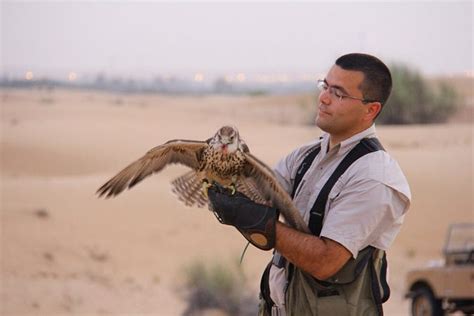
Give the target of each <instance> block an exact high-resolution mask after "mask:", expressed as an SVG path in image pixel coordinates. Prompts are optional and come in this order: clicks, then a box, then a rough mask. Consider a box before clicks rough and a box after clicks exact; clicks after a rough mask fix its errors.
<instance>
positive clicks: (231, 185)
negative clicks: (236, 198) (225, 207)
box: [229, 175, 237, 195]
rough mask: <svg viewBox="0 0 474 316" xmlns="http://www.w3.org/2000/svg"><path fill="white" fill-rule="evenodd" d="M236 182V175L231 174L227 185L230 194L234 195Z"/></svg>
mask: <svg viewBox="0 0 474 316" xmlns="http://www.w3.org/2000/svg"><path fill="white" fill-rule="evenodd" d="M236 182H237V176H236V175H233V176H232V183H231V184H230V185H229V188H230V190H231V195H234V194H235V192H237V188H236V187H237V186H236V184H235V183H236Z"/></svg>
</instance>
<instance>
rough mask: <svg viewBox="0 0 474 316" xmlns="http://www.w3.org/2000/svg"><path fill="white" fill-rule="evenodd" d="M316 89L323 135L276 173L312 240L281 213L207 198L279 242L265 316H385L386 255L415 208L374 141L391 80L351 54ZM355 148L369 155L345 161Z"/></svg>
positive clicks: (371, 60) (218, 196) (268, 278)
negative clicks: (288, 223)
mask: <svg viewBox="0 0 474 316" xmlns="http://www.w3.org/2000/svg"><path fill="white" fill-rule="evenodd" d="M318 86H319V88H320V89H321V93H320V95H319V106H318V112H317V117H316V125H317V126H318V127H319V128H320V129H321V130H323V131H324V132H325V134H323V135H322V136H321V138H320V139H318V140H316V141H314V142H312V143H311V144H309V145H306V146H302V147H300V148H298V149H296V150H295V151H293V152H292V153H291V154H290V155H288V156H287V157H286V158H284V159H283V160H281V161H280V162H279V163H278V164H277V166H276V168H275V174H276V176H277V177H278V179H279V180H280V182H281V184H282V185H283V186H284V187H285V189H286V190H287V192H288V193H292V195H293V201H294V203H295V205H296V206H297V208H298V209H299V210H300V211H301V213H302V215H303V217H304V219H305V220H306V221H308V222H309V226H310V228H311V231H312V232H313V234H314V235H311V234H306V233H302V232H299V231H297V230H295V229H293V228H291V227H289V226H287V225H286V224H285V223H282V222H280V221H278V220H276V219H275V218H276V216H277V215H276V213H277V212H276V210H272V209H271V208H268V207H265V206H262V205H258V204H255V203H253V202H249V201H248V200H246V198H245V197H243V196H241V195H237V196H231V195H229V194H227V193H226V192H223V191H222V190H219V189H214V190H210V192H209V198H210V202H211V207H212V209H213V210H214V211H215V212H216V213H217V215H218V217H219V218H220V220H221V221H222V222H224V223H226V224H230V225H234V226H236V227H237V228H238V229H239V230H240V231H245V230H249V229H251V230H260V231H261V232H262V234H264V235H265V234H266V237H267V238H268V239H269V240H272V239H273V240H274V244H273V245H274V248H275V250H276V252H275V255H274V259H273V262H272V263H271V264H270V265H269V267H267V270H266V273H265V274H264V278H263V280H262V295H263V297H264V298H265V302H264V304H263V308H262V309H261V312H260V313H261V315H380V314H382V313H383V312H382V309H381V304H382V302H383V301H384V300H386V299H387V298H388V293H387V288H386V286H384V283H385V282H384V281H385V279H384V273H385V269H386V265H384V262H385V261H384V260H385V256H384V251H386V250H387V249H388V248H389V246H390V245H391V244H392V242H393V240H394V239H395V237H396V235H397V234H398V232H399V230H400V227H401V224H402V222H403V217H404V214H405V213H406V211H407V209H408V207H409V205H410V198H411V194H410V190H409V187H408V184H407V181H406V179H405V176H404V175H403V173H402V171H401V170H400V168H399V166H398V164H397V163H396V162H395V161H394V160H393V159H392V158H391V157H390V156H389V155H388V154H387V153H386V152H385V151H384V150H383V148H382V147H381V146H380V144H379V143H378V142H377V141H376V140H375V137H376V135H375V127H374V121H375V119H376V118H377V116H378V115H379V113H380V111H381V110H382V107H383V105H384V104H385V102H386V101H387V99H388V97H389V95H390V91H391V86H392V79H391V75H390V71H389V69H388V68H387V67H386V66H385V64H384V63H383V62H382V61H380V60H379V59H377V58H376V57H374V56H370V55H366V54H356V53H355V54H347V55H344V56H341V57H340V58H338V59H337V60H336V62H335V65H333V66H332V67H331V69H330V70H329V72H328V74H327V75H326V78H325V79H324V80H322V81H319V82H318ZM362 143H364V144H365V143H370V144H372V145H370V146H367V145H364V146H365V147H364V146H363V144H362ZM356 147H357V148H358V149H359V148H363V149H364V148H369V150H366V151H365V152H364V153H362V154H355V155H356V156H357V157H355V158H351V159H352V160H351V159H349V158H347V159H345V157H348V156H351V155H352V156H354V153H353V152H355V151H357V150H356V149H355V148H356ZM315 149H317V151H316V152H317V153H316V156H315V157H314V158H312V159H313V160H312V161H308V160H307V159H308V156H310V153H311V152H312V151H315ZM364 150H365V149H364ZM351 152H352V153H351ZM305 159H306V160H305ZM343 160H351V161H349V162H344V163H342V162H343ZM343 164H345V166H344V167H338V166H339V165H343ZM337 168H339V169H341V170H340V171H339V173H342V174H338V171H337V170H336V169H337ZM305 169H306V170H305ZM302 173H303V174H302ZM333 174H336V175H333ZM298 177H300V178H299V179H298ZM301 177H302V178H301ZM331 177H332V178H333V179H332V180H331ZM295 182H297V183H295ZM329 182H332V183H331V184H328V183H329ZM325 186H326V187H327V188H326V189H324V187H325ZM325 191H329V193H328V192H325ZM324 195H325V196H324ZM243 201H245V202H243ZM321 201H323V202H321ZM318 203H319V204H321V203H322V211H320V212H319V213H318V212H317V211H314V210H315V209H317V208H318V206H317V204H318ZM319 207H320V208H321V205H320V206H319ZM310 213H314V214H310ZM229 214H232V216H229ZM315 214H316V215H315ZM318 216H320V217H321V219H318V218H317V217H318ZM318 221H319V222H318ZM242 223H245V224H242ZM273 225H274V226H273ZM268 227H272V229H268ZM273 227H274V229H273ZM368 253H369V254H368ZM367 258H368V259H367ZM382 259H383V260H382ZM354 267H357V268H354ZM347 277H348V279H347ZM342 279H344V280H347V281H344V282H343V281H341V280H342ZM384 290H385V292H384ZM379 291H380V292H379ZM268 292H269V293H268Z"/></svg>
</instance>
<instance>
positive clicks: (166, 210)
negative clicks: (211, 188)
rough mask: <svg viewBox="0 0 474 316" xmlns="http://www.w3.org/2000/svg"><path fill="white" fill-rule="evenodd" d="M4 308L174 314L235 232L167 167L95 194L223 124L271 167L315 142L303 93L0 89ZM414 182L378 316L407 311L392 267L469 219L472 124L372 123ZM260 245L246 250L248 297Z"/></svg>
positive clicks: (234, 248)
mask: <svg viewBox="0 0 474 316" xmlns="http://www.w3.org/2000/svg"><path fill="white" fill-rule="evenodd" d="M1 100H2V104H1V178H0V179H1V223H2V226H1V231H2V235H1V236H2V239H1V243H2V244H1V250H2V251H1V266H2V270H1V280H2V282H1V283H2V287H1V305H2V306H1V312H2V315H71V314H75V315H103V314H108V315H134V314H135V315H137V314H141V315H143V314H150V315H180V313H181V312H182V311H183V309H184V308H185V302H184V301H183V300H182V298H181V297H180V295H179V291H178V290H177V289H178V288H179V285H180V284H181V283H182V278H181V272H182V271H183V270H182V269H183V268H184V267H185V266H186V264H189V263H191V262H193V261H195V260H198V259H200V260H206V261H208V262H216V261H224V262H231V261H232V260H234V258H235V257H237V256H239V255H240V252H241V250H242V248H243V247H244V245H245V242H244V240H243V239H242V238H241V236H240V235H239V234H238V232H236V231H235V230H234V229H232V228H230V227H226V226H223V225H220V224H218V223H217V221H216V220H215V218H214V216H213V215H212V214H211V213H210V212H208V211H207V210H205V209H194V208H186V207H185V206H184V205H182V204H181V203H180V202H179V201H177V199H176V198H175V196H174V195H173V194H172V193H171V187H170V184H169V182H170V181H171V180H172V179H173V178H174V177H176V176H178V175H180V174H181V173H184V172H185V171H186V169H185V168H184V167H179V166H173V167H169V168H167V169H166V170H164V171H163V172H162V173H160V174H158V175H156V176H153V177H151V178H149V179H146V180H145V181H144V182H143V183H141V184H140V185H138V186H137V187H136V188H134V189H133V190H130V191H127V192H124V193H123V194H121V195H120V196H119V197H117V198H116V199H110V200H103V199H97V197H96V196H95V195H94V192H95V190H96V189H97V188H98V187H99V186H100V185H101V184H102V183H103V182H104V181H106V180H107V179H108V178H109V177H110V176H112V175H113V174H115V172H117V171H118V170H120V169H121V168H123V167H124V166H125V165H127V164H128V163H129V162H131V161H132V160H134V159H136V158H138V157H139V156H141V155H142V154H144V153H145V152H146V151H147V150H148V149H150V148H151V147H154V146H156V145H158V144H161V143H163V142H165V141H167V140H169V139H173V138H188V139H189V138H193V139H206V138H208V137H209V136H211V135H212V134H213V133H214V132H215V130H217V128H218V127H220V126H221V125H223V124H235V125H236V126H238V127H239V129H240V133H241V135H242V137H243V138H245V139H246V142H247V143H248V144H249V146H250V148H251V150H252V151H253V153H254V154H255V155H257V156H258V157H260V158H261V159H262V160H263V161H265V162H266V163H268V164H269V165H272V164H274V163H276V162H277V161H278V159H279V158H281V157H282V156H283V155H285V154H286V153H288V152H289V151H290V150H292V149H293V148H294V147H296V146H298V145H300V144H303V143H305V142H308V141H309V140H311V139H312V138H314V137H317V136H318V135H319V134H320V133H321V132H320V131H319V130H318V129H317V128H316V127H314V126H310V125H301V124H300V123H301V122H304V121H310V120H311V114H308V113H310V112H308V108H310V107H311V97H309V96H285V97H275V96H268V97H267V96H261V97H247V96H241V97H226V96H197V97H189V96H188V97H173V96H156V95H114V94H106V93H96V92H80V91H61V90H58V91H53V92H47V91H36V90H32V91H26V90H25V91H19V90H3V91H1ZM377 130H378V133H379V137H380V139H381V140H382V142H383V143H384V145H385V147H386V148H387V150H388V151H390V153H391V154H392V155H393V156H395V157H396V158H397V159H398V161H399V163H400V165H401V166H402V168H403V170H404V171H405V173H406V175H407V178H408V179H409V182H410V184H411V187H412V192H413V204H412V208H411V210H410V212H409V214H408V216H407V218H406V223H405V225H404V227H403V229H402V232H401V234H400V236H399V237H398V239H397V240H396V242H395V244H394V245H393V248H392V250H391V251H390V252H389V254H388V255H389V258H390V267H391V280H392V289H393V294H392V298H391V300H390V301H389V302H388V303H387V304H386V307H385V308H386V310H387V315H406V314H407V311H408V302H407V301H405V300H403V299H402V295H403V284H404V275H405V273H406V272H407V271H408V270H409V269H410V268H412V267H415V266H419V265H421V264H423V263H424V262H425V261H426V260H429V259H437V258H440V250H441V246H442V243H443V241H444V236H445V231H446V228H447V227H448V225H449V224H450V223H453V222H461V221H473V219H474V218H473V202H474V201H473V195H472V192H473V182H472V179H473V167H472V161H473V157H472V155H473V147H472V138H473V124H472V121H471V123H463V124H456V123H450V124H448V125H428V126H402V127H399V126H397V127H395V126H393V127H392V126H379V127H377ZM269 258H270V253H267V252H261V251H259V250H256V249H253V248H252V249H249V251H248V253H247V255H246V258H245V261H244V271H245V275H246V277H247V278H248V280H249V286H250V287H251V288H252V289H254V291H255V295H256V293H257V285H258V282H259V275H260V273H261V271H262V270H263V268H264V266H265V264H266V262H267V261H268V260H269Z"/></svg>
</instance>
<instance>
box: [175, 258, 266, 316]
mask: <svg viewBox="0 0 474 316" xmlns="http://www.w3.org/2000/svg"><path fill="white" fill-rule="evenodd" d="M184 277H185V284H184V292H183V293H184V297H185V299H186V301H187V308H186V310H185V311H184V313H183V315H184V316H192V315H201V313H202V312H203V311H206V310H209V309H213V310H220V311H222V312H223V313H224V314H227V315H241V316H247V315H256V313H257V300H256V298H254V297H253V295H251V294H249V293H253V292H252V291H249V290H248V289H247V288H246V284H245V283H246V282H245V277H244V274H243V271H242V270H241V268H240V266H238V264H235V265H230V266H224V265H222V264H213V265H208V264H205V263H203V262H194V263H193V264H191V265H190V266H188V267H187V268H186V269H185V272H184Z"/></svg>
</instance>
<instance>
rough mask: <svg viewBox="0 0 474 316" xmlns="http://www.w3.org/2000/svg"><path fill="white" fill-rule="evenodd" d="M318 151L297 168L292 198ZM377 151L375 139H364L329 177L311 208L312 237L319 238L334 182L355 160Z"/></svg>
mask: <svg viewBox="0 0 474 316" xmlns="http://www.w3.org/2000/svg"><path fill="white" fill-rule="evenodd" d="M320 150H321V147H316V148H315V149H313V150H312V151H311V152H310V153H309V154H308V155H307V156H306V157H305V159H304V160H303V162H302V163H301V165H300V167H299V168H298V171H297V173H296V176H295V182H294V185H293V192H292V194H291V197H292V198H294V197H295V193H296V190H297V188H298V186H299V184H300V182H301V180H302V179H303V176H304V174H305V173H306V171H308V169H309V167H310V166H311V164H312V163H313V161H314V158H316V155H317V154H318V153H319V152H320ZM378 150H384V148H383V146H382V144H380V142H379V140H378V139H377V138H364V139H362V140H361V141H360V142H359V143H358V144H357V145H356V146H355V147H354V148H353V149H352V150H351V151H350V152H349V153H348V154H347V155H346V156H345V157H344V159H343V160H342V161H341V163H340V164H339V165H338V166H337V168H336V170H335V171H334V172H333V174H332V175H331V176H330V177H329V180H328V181H327V182H326V184H324V186H323V188H322V189H321V192H319V195H318V197H317V198H316V201H315V203H314V205H313V207H312V208H311V212H310V217H309V229H310V230H311V232H312V233H313V234H314V235H316V236H319V235H320V234H321V229H322V227H323V219H324V210H325V208H326V202H327V200H328V197H329V192H331V189H332V188H333V186H334V184H336V181H337V180H338V179H339V178H340V177H341V175H342V174H343V173H344V172H345V171H346V170H347V169H348V168H349V167H350V166H351V165H352V163H354V162H355V161H356V160H357V159H359V158H360V157H362V156H365V155H367V154H369V153H371V152H374V151H378Z"/></svg>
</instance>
